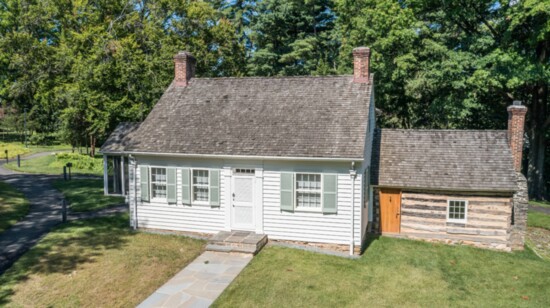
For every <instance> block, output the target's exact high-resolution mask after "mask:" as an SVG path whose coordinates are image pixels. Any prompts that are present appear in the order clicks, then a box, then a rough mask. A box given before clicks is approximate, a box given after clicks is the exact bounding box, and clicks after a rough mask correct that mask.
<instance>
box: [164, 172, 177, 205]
mask: <svg viewBox="0 0 550 308" xmlns="http://www.w3.org/2000/svg"><path fill="white" fill-rule="evenodd" d="M166 200H167V201H168V203H171V204H174V203H176V169H174V168H167V169H166Z"/></svg>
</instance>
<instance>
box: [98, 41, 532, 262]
mask: <svg viewBox="0 0 550 308" xmlns="http://www.w3.org/2000/svg"><path fill="white" fill-rule="evenodd" d="M353 58H354V60H353V66H354V72H353V75H343V76H324V77H322V76H319V77H313V76H304V77H242V78H233V77H226V78H200V77H196V76H195V67H194V66H195V63H196V60H195V58H194V57H193V55H192V54H190V53H188V52H180V53H178V54H177V55H176V56H174V67H175V73H174V80H173V82H172V83H171V85H170V86H169V87H168V88H167V89H166V91H165V92H164V94H163V95H162V97H161V98H160V100H159V101H158V103H157V104H156V105H155V107H154V108H153V110H152V111H151V113H150V114H149V115H148V116H147V118H146V119H145V120H144V121H143V122H141V123H120V125H119V126H118V127H117V128H116V129H115V130H114V131H113V133H112V134H111V135H110V137H109V138H108V140H107V141H106V142H105V143H104V145H103V146H102V148H101V153H103V155H104V162H105V163H104V182H105V194H119V195H125V196H126V197H127V198H126V200H127V203H128V207H129V210H130V222H129V223H130V225H131V226H132V227H133V228H136V229H138V228H139V229H156V230H169V231H180V232H187V233H188V232H191V233H200V234H216V233H219V232H228V231H231V232H235V231H238V232H241V231H242V232H252V233H256V234H258V235H267V237H268V238H269V239H273V240H281V241H295V242H300V243H303V242H307V243H319V244H330V245H338V246H342V247H346V249H348V250H349V253H350V254H357V253H359V252H360V251H361V247H362V245H363V244H364V243H365V240H366V238H367V236H368V234H369V233H382V234H383V235H387V236H399V237H407V238H414V239H424V240H426V239H428V240H439V241H445V242H448V243H462V244H471V245H475V246H479V247H484V248H493V249H501V250H507V251H509V250H511V249H521V248H522V247H523V232H524V229H525V220H526V197H525V191H524V189H525V187H524V186H525V185H524V184H522V183H524V182H522V181H523V179H524V178H523V176H522V175H521V174H520V173H519V170H518V169H517V166H516V163H515V161H517V158H516V157H515V156H514V155H521V151H518V150H517V149H518V148H519V149H521V144H520V142H522V139H521V136H522V135H521V132H518V131H519V130H521V131H522V130H523V126H522V125H523V122H522V118H521V117H522V116H524V115H525V112H524V108H525V107H524V106H520V105H514V106H512V107H511V109H510V114H511V119H510V121H509V124H510V123H511V124H510V125H512V124H513V125H512V126H513V127H512V128H511V130H510V131H509V132H506V131H448V130H427V131H422V130H387V129H376V114H375V97H374V90H373V82H374V76H373V74H371V72H370V67H369V64H370V49H369V48H366V47H359V48H356V49H354V51H353ZM428 158H429V159H428ZM519 159H520V161H521V158H519ZM224 234H225V233H224Z"/></svg>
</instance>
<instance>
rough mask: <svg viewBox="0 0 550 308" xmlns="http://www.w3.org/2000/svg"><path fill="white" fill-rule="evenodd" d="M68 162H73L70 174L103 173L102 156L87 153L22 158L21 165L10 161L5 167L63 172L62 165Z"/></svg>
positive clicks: (28, 171) (53, 172)
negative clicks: (90, 155)
mask: <svg viewBox="0 0 550 308" xmlns="http://www.w3.org/2000/svg"><path fill="white" fill-rule="evenodd" d="M68 162H71V163H72V164H73V167H72V168H71V173H72V174H92V175H102V174H103V159H102V158H100V157H96V158H91V157H89V156H88V155H85V154H77V153H74V154H73V153H56V154H55V155H54V154H52V155H48V156H43V157H38V158H33V159H29V160H22V161H21V167H17V162H15V161H12V162H10V163H9V164H6V165H5V167H7V168H8V169H11V170H15V171H21V172H27V173H42V174H63V166H65V165H66V164H67V163H68Z"/></svg>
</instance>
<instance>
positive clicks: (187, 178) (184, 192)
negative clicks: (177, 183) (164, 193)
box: [181, 168, 191, 205]
mask: <svg viewBox="0 0 550 308" xmlns="http://www.w3.org/2000/svg"><path fill="white" fill-rule="evenodd" d="M181 202H182V203H183V204H185V205H190V204H191V174H190V170H189V169H187V168H184V169H181Z"/></svg>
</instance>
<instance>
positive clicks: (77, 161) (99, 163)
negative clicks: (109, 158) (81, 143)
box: [55, 152, 103, 172]
mask: <svg viewBox="0 0 550 308" xmlns="http://www.w3.org/2000/svg"><path fill="white" fill-rule="evenodd" d="M55 162H56V165H57V164H59V166H60V167H63V166H65V165H66V164H67V163H69V162H70V163H72V164H73V169H80V170H87V171H99V172H101V170H102V168H103V160H102V159H101V158H93V157H90V156H88V155H84V154H78V153H67V152H61V153H56V154H55Z"/></svg>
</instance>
